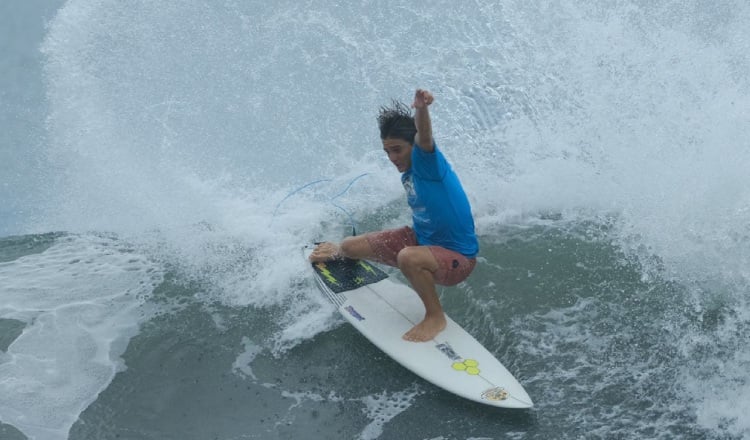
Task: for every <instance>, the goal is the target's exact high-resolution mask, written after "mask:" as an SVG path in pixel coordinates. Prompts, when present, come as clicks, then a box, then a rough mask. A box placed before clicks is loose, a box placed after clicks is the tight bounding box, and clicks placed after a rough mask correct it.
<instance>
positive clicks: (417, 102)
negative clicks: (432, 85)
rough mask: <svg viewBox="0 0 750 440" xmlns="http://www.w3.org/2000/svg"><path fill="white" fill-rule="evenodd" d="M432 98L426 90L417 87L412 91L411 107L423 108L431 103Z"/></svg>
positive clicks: (433, 98)
mask: <svg viewBox="0 0 750 440" xmlns="http://www.w3.org/2000/svg"><path fill="white" fill-rule="evenodd" d="M434 100H435V97H434V96H432V93H430V92H429V91H428V90H425V89H417V92H416V93H414V103H413V104H412V105H411V106H412V108H425V107H427V106H428V105H430V104H432V101H434Z"/></svg>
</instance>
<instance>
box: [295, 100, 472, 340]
mask: <svg viewBox="0 0 750 440" xmlns="http://www.w3.org/2000/svg"><path fill="white" fill-rule="evenodd" d="M433 101H434V97H433V95H432V93H430V92H429V91H427V90H423V89H417V91H416V93H415V94H414V102H413V103H412V108H413V109H414V115H413V116H412V114H411V111H410V110H409V108H408V107H406V105H404V104H401V103H399V102H394V103H393V105H392V106H391V107H382V108H381V109H380V113H379V114H378V125H379V127H380V139H381V140H382V142H383V150H384V151H385V153H386V154H387V155H388V159H389V160H390V161H391V162H392V163H393V165H395V166H396V168H397V169H398V171H399V172H401V173H402V174H401V182H402V184H403V185H404V189H405V190H406V195H407V201H408V203H409V206H410V207H411V209H412V221H413V227H409V226H405V227H403V228H398V229H391V230H385V231H379V232H370V233H367V234H364V235H359V236H354V237H347V238H346V239H344V240H343V241H342V242H341V243H340V244H336V243H330V242H326V243H321V244H320V245H318V246H317V247H316V248H315V250H313V252H312V254H310V261H313V262H318V261H328V260H332V259H335V258H341V257H348V258H354V259H361V260H371V261H377V262H380V263H383V264H387V265H390V266H393V267H398V268H399V269H400V270H401V272H402V273H403V274H404V276H405V277H406V278H407V279H408V280H409V282H410V283H411V286H412V288H413V289H414V290H415V291H416V292H417V294H418V295H419V297H420V299H421V300H422V302H423V303H424V306H425V317H424V320H422V322H420V323H418V324H417V325H415V326H414V327H413V328H412V329H411V330H409V331H408V332H406V333H405V334H404V335H403V338H404V339H405V340H407V341H415V342H424V341H429V340H431V339H433V338H434V337H435V336H436V335H437V334H438V333H440V332H441V331H442V330H443V329H444V328H445V326H446V320H445V314H444V313H443V307H442V305H441V304H440V299H439V298H438V295H437V290H436V288H435V285H436V284H439V285H443V286H452V285H455V284H458V283H460V282H461V281H463V280H465V279H466V278H467V277H468V276H469V274H471V272H472V270H473V269H474V266H475V265H476V255H477V252H478V251H479V244H478V241H477V237H476V235H475V232H474V218H473V216H472V214H471V206H470V205H469V200H468V198H467V197H466V193H465V192H464V189H463V187H462V186H461V182H460V181H459V180H458V176H457V175H456V173H455V172H454V171H453V169H452V168H451V166H450V164H449V163H448V162H447V160H446V159H445V157H444V156H443V153H442V152H440V150H439V149H438V147H437V144H436V143H435V141H434V139H433V137H432V122H431V121H430V113H429V110H428V107H429V106H430V105H431V104H432V102H433Z"/></svg>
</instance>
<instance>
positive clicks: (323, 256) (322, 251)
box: [309, 242, 341, 263]
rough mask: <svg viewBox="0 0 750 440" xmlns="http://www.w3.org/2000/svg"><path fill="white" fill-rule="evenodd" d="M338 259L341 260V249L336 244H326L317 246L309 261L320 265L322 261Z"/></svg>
mask: <svg viewBox="0 0 750 440" xmlns="http://www.w3.org/2000/svg"><path fill="white" fill-rule="evenodd" d="M337 258H341V250H340V249H339V246H338V245H337V244H335V243H329V242H325V243H320V244H319V245H317V246H315V249H313V251H312V253H311V254H310V257H309V260H310V261H312V262H313V263H318V262H321V261H330V260H335V259H337Z"/></svg>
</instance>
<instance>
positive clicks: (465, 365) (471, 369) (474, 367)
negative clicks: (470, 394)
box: [453, 359, 479, 376]
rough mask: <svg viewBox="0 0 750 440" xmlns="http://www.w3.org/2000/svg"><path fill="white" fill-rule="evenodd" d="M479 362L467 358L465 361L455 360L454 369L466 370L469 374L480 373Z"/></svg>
mask: <svg viewBox="0 0 750 440" xmlns="http://www.w3.org/2000/svg"><path fill="white" fill-rule="evenodd" d="M478 367H479V362H477V361H475V360H474V359H466V360H464V361H463V362H454V363H453V369H454V370H456V371H465V372H466V373H467V374H471V375H472V376H476V375H477V374H479V368H478Z"/></svg>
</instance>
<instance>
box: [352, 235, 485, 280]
mask: <svg viewBox="0 0 750 440" xmlns="http://www.w3.org/2000/svg"><path fill="white" fill-rule="evenodd" d="M365 237H366V238H367V242H368V243H369V244H370V248H371V249H372V250H373V252H374V253H375V256H376V261H378V262H379V263H383V264H387V265H388V266H393V267H398V263H397V262H396V257H397V256H398V253H399V252H400V251H401V249H403V248H405V247H407V246H419V244H418V243H417V235H416V234H415V233H414V230H413V229H412V228H410V227H408V226H404V227H403V228H399V229H388V230H385V231H380V232H370V233H368V234H365ZM426 247H427V248H428V249H430V252H432V255H433V256H434V257H435V259H436V260H437V262H438V270H437V271H435V272H434V273H433V276H434V278H435V283H437V284H440V285H441V286H453V285H456V284H458V283H460V282H461V281H463V280H465V279H466V278H468V277H469V275H470V274H471V271H473V270H474V266H476V264H477V260H476V258H468V257H466V256H464V255H461V254H459V253H458V252H454V251H451V250H448V249H446V248H444V247H440V246H426Z"/></svg>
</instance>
